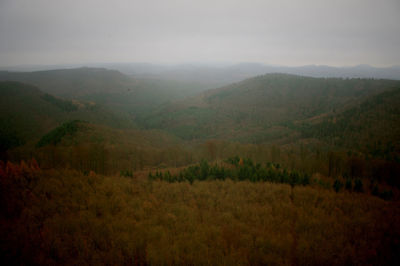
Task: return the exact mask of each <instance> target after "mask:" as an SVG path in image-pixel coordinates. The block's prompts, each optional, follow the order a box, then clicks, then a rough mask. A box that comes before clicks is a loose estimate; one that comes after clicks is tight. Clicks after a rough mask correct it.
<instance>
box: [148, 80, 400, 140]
mask: <svg viewBox="0 0 400 266" xmlns="http://www.w3.org/2000/svg"><path fill="white" fill-rule="evenodd" d="M399 86H400V82H399V81H392V80H367V79H337V78H329V79H326V78H310V77H301V76H294V75H287V74H266V75H263V76H258V77H255V78H251V79H247V80H244V81H242V82H239V83H235V84H232V85H229V86H225V87H221V88H218V89H213V90H208V91H206V92H204V93H201V94H199V95H198V96H196V97H192V98H190V99H186V100H183V101H180V102H178V103H176V104H171V105H169V106H168V107H165V108H164V109H160V110H159V111H156V112H155V113H154V114H153V115H151V116H148V117H146V118H145V119H144V120H143V123H144V125H146V126H148V127H150V128H153V127H154V128H162V129H167V130H169V131H170V132H174V133H176V134H178V135H179V136H181V137H183V138H186V139H192V138H207V137H208V138H231V139H236V140H242V141H251V142H254V141H255V142H264V141H266V142H268V141H271V140H276V138H281V137H283V136H285V135H287V134H289V133H290V132H291V130H289V128H288V126H287V125H288V124H292V123H295V122H296V121H301V120H306V119H310V118H313V117H319V116H324V115H327V114H330V113H333V112H336V113H340V112H341V111H342V110H344V109H345V108H348V107H349V106H352V105H353V106H354V105H357V104H359V102H362V101H364V100H366V99H367V98H368V97H373V96H374V95H376V94H378V93H381V92H384V91H386V90H390V89H392V88H396V87H399ZM392 104H395V102H394V103H392Z"/></svg>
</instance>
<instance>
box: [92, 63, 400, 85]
mask: <svg viewBox="0 0 400 266" xmlns="http://www.w3.org/2000/svg"><path fill="white" fill-rule="evenodd" d="M95 66H98V67H99V66H103V67H107V68H111V69H117V70H119V71H121V72H122V73H125V74H127V75H132V76H135V77H157V78H162V79H172V80H185V81H192V82H193V81H196V82H202V83H204V84H210V85H211V84H214V87H219V86H225V85H228V84H229V83H233V82H238V81H241V80H244V79H247V78H251V77H254V76H258V75H263V74H267V73H285V74H293V75H300V76H309V77H326V78H329V77H331V78H374V79H395V80H399V79H400V66H391V67H373V66H369V65H356V66H347V67H332V66H325V65H305V66H296V67H290V66H279V65H268V64H260V63H239V64H231V65H230V64H219V65H217V64H200V63H192V64H181V65H156V64H144V63H131V64H129V63H121V64H117V63H114V64H97V65H95Z"/></svg>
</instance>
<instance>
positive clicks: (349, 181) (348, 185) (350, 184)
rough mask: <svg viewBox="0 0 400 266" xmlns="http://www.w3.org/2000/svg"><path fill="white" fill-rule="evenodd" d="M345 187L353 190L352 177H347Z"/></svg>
mask: <svg viewBox="0 0 400 266" xmlns="http://www.w3.org/2000/svg"><path fill="white" fill-rule="evenodd" d="M345 188H346V190H348V191H352V190H353V182H352V180H351V179H350V178H346V183H345Z"/></svg>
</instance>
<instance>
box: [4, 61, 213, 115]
mask: <svg viewBox="0 0 400 266" xmlns="http://www.w3.org/2000/svg"><path fill="white" fill-rule="evenodd" d="M0 80H4V81H7V80H11V81H19V82H24V83H28V84H33V85H35V86H37V87H39V88H40V89H41V90H43V91H44V92H46V93H49V94H52V95H55V96H59V97H64V98H67V99H78V100H84V101H94V102H96V103H98V104H102V105H105V106H108V107H110V109H112V110H113V111H114V112H116V113H119V115H126V114H129V116H133V117H134V116H136V115H138V114H139V113H141V112H144V111H147V110H149V109H151V108H154V107H156V106H158V105H160V104H163V103H166V102H168V101H172V100H176V99H181V98H184V97H186V96H190V95H194V94H195V93H197V92H199V91H203V90H205V89H207V87H204V85H203V84H201V83H196V82H194V83H193V82H185V81H174V80H162V79H161V80H160V79H156V78H133V77H129V76H127V75H124V74H122V73H121V72H119V71H116V70H109V69H104V68H87V67H83V68H73V69H57V70H46V71H34V72H9V71H1V72H0Z"/></svg>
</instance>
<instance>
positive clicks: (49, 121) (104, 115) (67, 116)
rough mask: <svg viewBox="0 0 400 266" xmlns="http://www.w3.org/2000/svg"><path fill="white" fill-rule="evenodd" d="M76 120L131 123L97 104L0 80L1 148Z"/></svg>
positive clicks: (100, 122)
mask: <svg viewBox="0 0 400 266" xmlns="http://www.w3.org/2000/svg"><path fill="white" fill-rule="evenodd" d="M76 119H78V120H85V121H90V122H93V123H97V124H103V125H109V126H113V127H125V128H126V127H131V126H132V124H131V123H130V122H129V121H128V120H125V119H122V118H120V117H118V116H116V115H115V114H113V113H111V112H110V111H108V110H107V109H106V108H104V107H102V106H101V105H97V104H96V103H93V102H82V101H70V100H64V99H61V98H58V97H54V96H52V95H50V94H47V93H44V92H42V91H41V90H39V89H38V88H37V87H35V86H32V85H28V84H23V83H19V82H13V81H5V82H0V125H1V126H0V130H1V131H0V139H1V148H2V150H4V149H8V148H11V147H13V146H18V145H20V144H22V143H25V142H27V141H30V140H34V139H37V138H39V137H40V136H42V135H43V134H45V133H46V132H48V131H49V130H51V129H53V128H54V127H57V126H58V125H59V124H61V123H63V122H65V121H69V120H76Z"/></svg>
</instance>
